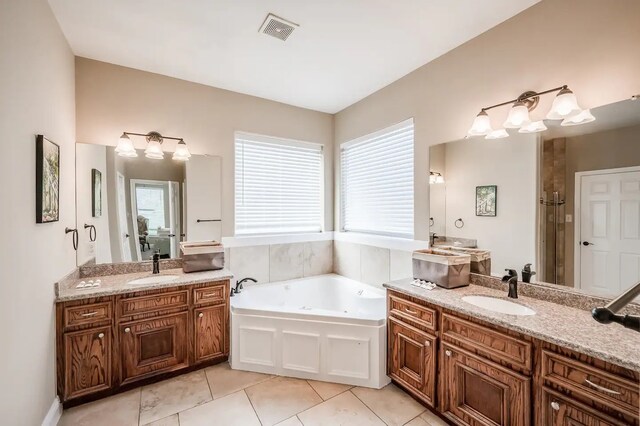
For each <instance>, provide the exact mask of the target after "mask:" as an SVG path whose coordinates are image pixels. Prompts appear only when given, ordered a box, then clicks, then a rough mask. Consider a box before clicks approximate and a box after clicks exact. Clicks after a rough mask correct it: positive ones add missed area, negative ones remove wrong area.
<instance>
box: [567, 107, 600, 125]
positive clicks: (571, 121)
mask: <svg viewBox="0 0 640 426" xmlns="http://www.w3.org/2000/svg"><path fill="white" fill-rule="evenodd" d="M595 120H596V118H595V117H594V116H593V114H591V110H590V109H585V110H584V111H582V112H580V113H579V114H577V115H574V116H573V117H569V118H565V119H564V120H562V123H560V125H561V126H578V125H580V124H585V123H591V122H592V121H595Z"/></svg>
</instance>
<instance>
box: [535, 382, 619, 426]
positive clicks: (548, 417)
mask: <svg viewBox="0 0 640 426" xmlns="http://www.w3.org/2000/svg"><path fill="white" fill-rule="evenodd" d="M541 414H542V424H543V425H545V426H578V425H583V426H619V425H625V424H627V423H624V422H621V421H619V420H616V419H613V418H611V417H609V416H607V415H605V414H602V413H598V412H597V411H595V410H594V409H592V408H590V407H587V406H585V405H583V404H581V403H579V402H577V401H572V400H571V399H569V398H566V397H564V396H562V395H560V394H559V393H557V392H554V391H551V390H549V389H546V388H545V389H543V390H542V413H541Z"/></svg>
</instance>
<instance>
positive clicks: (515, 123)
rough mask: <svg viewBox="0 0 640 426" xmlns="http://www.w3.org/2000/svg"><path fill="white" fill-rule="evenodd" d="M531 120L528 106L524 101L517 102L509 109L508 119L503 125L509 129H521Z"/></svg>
mask: <svg viewBox="0 0 640 426" xmlns="http://www.w3.org/2000/svg"><path fill="white" fill-rule="evenodd" d="M530 122H531V120H530V119H529V109H527V106H526V105H525V104H524V103H523V102H516V103H514V104H513V106H512V107H511V109H510V110H509V115H508V116H507V121H505V122H504V124H503V126H504V127H506V128H507V129H519V128H520V127H522V126H526V125H527V124H529V123H530Z"/></svg>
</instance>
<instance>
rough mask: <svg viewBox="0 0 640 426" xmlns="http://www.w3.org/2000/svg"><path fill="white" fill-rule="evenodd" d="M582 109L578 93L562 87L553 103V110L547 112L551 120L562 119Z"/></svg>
mask: <svg viewBox="0 0 640 426" xmlns="http://www.w3.org/2000/svg"><path fill="white" fill-rule="evenodd" d="M580 111H582V109H581V108H580V107H579V106H578V99H576V95H575V94H574V93H573V92H572V91H571V90H569V89H562V90H561V91H559V92H558V94H557V95H556V98H555V99H554V100H553V104H552V105H551V110H550V111H549V113H548V114H547V118H548V119H549V120H562V119H564V118H569V117H572V116H574V115H576V114H578V113H580Z"/></svg>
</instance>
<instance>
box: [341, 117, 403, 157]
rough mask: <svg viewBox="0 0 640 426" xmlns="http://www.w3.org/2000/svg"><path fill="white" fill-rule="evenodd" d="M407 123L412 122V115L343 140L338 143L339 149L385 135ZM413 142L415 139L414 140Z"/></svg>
mask: <svg viewBox="0 0 640 426" xmlns="http://www.w3.org/2000/svg"><path fill="white" fill-rule="evenodd" d="M409 124H412V125H413V124H414V123H413V117H411V118H408V119H406V120H403V121H401V122H399V123H396V124H392V125H391V126H388V127H385V128H383V129H380V130H376V131H375V132H371V133H368V134H366V135H364V136H360V137H359V138H356V139H352V140H350V141H347V142H343V143H341V144H340V149H341V150H342V149H345V148H348V147H350V146H352V145H356V144H358V143H360V142H364V141H368V140H370V139H374V138H377V137H379V136H382V135H385V134H387V133H391V132H393V131H395V130H399V129H402V128H403V127H406V126H407V125H409ZM414 143H415V141H414Z"/></svg>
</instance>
